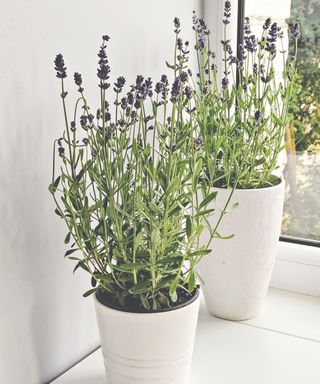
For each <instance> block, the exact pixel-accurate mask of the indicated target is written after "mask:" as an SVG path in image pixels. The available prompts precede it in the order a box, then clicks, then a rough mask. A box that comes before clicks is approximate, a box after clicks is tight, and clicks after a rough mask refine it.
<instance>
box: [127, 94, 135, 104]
mask: <svg viewBox="0 0 320 384" xmlns="http://www.w3.org/2000/svg"><path fill="white" fill-rule="evenodd" d="M127 100H128V104H129V105H133V101H134V97H133V94H132V93H131V92H128V93H127Z"/></svg>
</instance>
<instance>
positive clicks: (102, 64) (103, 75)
mask: <svg viewBox="0 0 320 384" xmlns="http://www.w3.org/2000/svg"><path fill="white" fill-rule="evenodd" d="M109 40H110V37H109V36H108V35H104V36H102V44H101V46H100V51H99V53H98V57H99V61H98V64H99V68H98V72H97V76H98V78H99V79H100V84H99V87H100V88H101V89H108V88H109V87H110V83H108V80H109V78H110V66H109V64H108V63H109V61H108V57H107V53H106V48H107V45H106V42H108V41H109Z"/></svg>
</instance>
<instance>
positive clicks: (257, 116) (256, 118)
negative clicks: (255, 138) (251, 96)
mask: <svg viewBox="0 0 320 384" xmlns="http://www.w3.org/2000/svg"><path fill="white" fill-rule="evenodd" d="M254 119H255V120H256V121H257V122H259V121H261V119H262V112H261V111H259V110H257V111H256V112H255V114H254Z"/></svg>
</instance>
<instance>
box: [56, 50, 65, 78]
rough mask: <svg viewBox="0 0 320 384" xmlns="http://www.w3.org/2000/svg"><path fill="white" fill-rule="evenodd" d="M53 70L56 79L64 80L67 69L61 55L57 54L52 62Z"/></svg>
mask: <svg viewBox="0 0 320 384" xmlns="http://www.w3.org/2000/svg"><path fill="white" fill-rule="evenodd" d="M54 65H55V67H54V69H55V70H56V71H57V77H58V78H59V79H64V78H66V77H67V68H66V66H65V64H64V59H63V56H62V55H61V53H59V54H58V55H57V56H56V58H55V60H54Z"/></svg>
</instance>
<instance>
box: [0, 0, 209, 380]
mask: <svg viewBox="0 0 320 384" xmlns="http://www.w3.org/2000/svg"><path fill="white" fill-rule="evenodd" d="M201 4H202V1H201V0H175V1H172V0H161V1H159V0H136V1H132V0H123V1H116V0H113V1H108V0H91V1H84V0H82V1H79V0H78V1H75V0H69V1H63V0H56V1H44V0H20V1H12V0H1V2H0V47H1V52H0V92H1V93H0V121H1V122H0V132H1V133H0V134H1V136H0V180H1V183H0V218H1V221H0V244H1V253H0V383H1V384H22V383H23V384H37V383H43V382H45V381H47V380H49V379H50V378H52V377H54V376H55V375H57V374H58V373H60V372H61V371H63V370H64V369H65V368H67V367H68V366H70V365H71V364H72V363H73V362H75V361H77V360H78V359H80V358H81V357H82V356H84V355H85V354H86V353H88V352H89V351H90V350H92V349H93V348H94V347H95V346H97V345H98V337H97V331H96V324H95V317H94V312H93V307H92V302H91V299H83V298H82V297H81V294H82V293H83V292H84V291H85V290H86V288H87V278H86V276H83V275H76V276H73V275H72V273H71V271H72V268H73V266H72V265H71V262H70V261H66V260H64V259H63V254H64V251H65V246H64V245H63V239H64V235H65V227H64V225H63V223H62V222H60V221H59V220H58V218H57V216H55V215H54V214H53V209H54V207H53V204H52V201H51V198H50V196H49V193H48V191H47V185H48V183H49V181H50V175H51V147H52V142H53V139H54V138H57V137H59V136H60V134H61V131H62V128H63V118H62V111H61V106H60V100H59V96H58V94H59V89H58V88H59V82H58V80H57V79H56V78H55V73H54V71H53V59H54V57H55V55H56V54H57V53H59V52H62V53H63V54H64V55H65V60H66V63H67V66H68V73H69V77H68V89H69V91H71V90H72V89H74V88H73V84H72V79H71V76H70V75H71V74H72V72H73V71H80V72H82V73H83V78H84V81H85V87H86V88H87V89H88V90H89V95H91V96H93V95H94V93H95V92H98V89H97V88H96V84H97V78H96V76H95V73H96V67H97V64H96V59H97V56H96V53H97V49H98V45H99V43H100V36H101V35H102V34H105V33H107V34H110V35H111V37H112V40H111V42H110V46H111V48H110V50H109V55H110V60H111V64H112V70H113V74H114V76H116V75H118V74H125V75H126V76H127V77H128V78H129V79H131V81H133V80H134V78H135V75H136V74H137V73H142V74H145V75H152V76H154V79H155V80H156V79H157V77H159V76H160V74H161V73H162V72H163V71H164V70H165V66H164V59H170V58H171V57H172V48H173V33H172V19H173V18H174V16H179V17H180V18H181V20H182V22H183V25H184V28H185V29H186V30H187V31H188V33H186V36H187V38H189V39H190V40H191V39H192V36H193V33H192V31H191V16H192V10H193V9H195V10H196V11H198V12H199V13H200V14H201V13H202V5H201ZM131 81H130V82H131ZM88 84H90V85H88ZM97 94H98V93H96V95H97ZM73 95H75V93H73ZM70 96H71V92H70ZM68 99H69V102H70V100H71V97H68Z"/></svg>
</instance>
